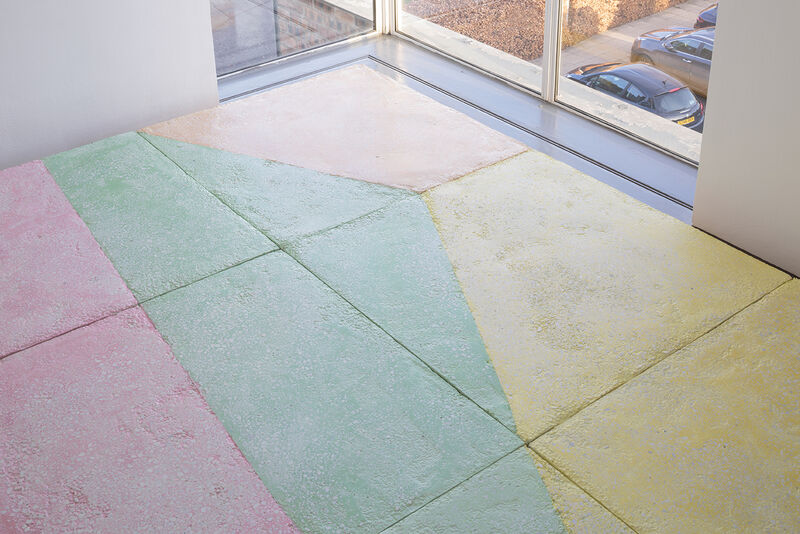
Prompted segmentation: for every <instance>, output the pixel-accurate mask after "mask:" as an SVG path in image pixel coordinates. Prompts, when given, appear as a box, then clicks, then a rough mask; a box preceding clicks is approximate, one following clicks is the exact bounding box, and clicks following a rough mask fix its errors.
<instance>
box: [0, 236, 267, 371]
mask: <svg viewBox="0 0 800 534" xmlns="http://www.w3.org/2000/svg"><path fill="white" fill-rule="evenodd" d="M279 251H280V249H279V248H276V249H274V250H270V251H268V252H263V253H261V254H258V255H257V256H253V257H251V258H247V259H246V260H242V261H240V262H237V263H234V264H233V265H229V266H227V267H225V268H223V269H220V270H219V271H214V272H213V273H210V274H207V275H205V276H203V277H201V278H198V279H196V280H192V281H191V282H188V283H186V284H183V285H180V286H178V287H173V288H171V289H168V290H167V291H164V292H163V293H159V294H158V295H154V296H152V297H148V298H146V299H143V300H138V299H136V297H135V296H134V301H136V304H131V305H130V306H125V307H124V308H120V309H118V310H114V311H112V312H109V313H107V314H105V315H103V316H102V317H98V318H97V319H93V320H91V321H88V322H86V323H82V324H80V325H78V326H75V327H73V328H70V329H69V330H64V331H63V332H59V333H58V334H54V335H52V336H50V337H48V338H47V339H42V340H41V341H37V342H36V343H31V344H30V345H26V346H25V347H22V348H21V349H17V350H15V351H13V352H9V353H8V354H4V355H2V356H0V361H2V360H4V359H6V358H8V357H9V356H13V355H15V354H19V353H20V352H23V351H26V350H28V349H32V348H33V347H36V346H38V345H41V344H42V343H47V342H48V341H52V340H54V339H56V338H59V337H61V336H65V335H67V334H69V333H71V332H74V331H75V330H79V329H81V328H84V327H86V326H91V325H93V324H95V323H97V322H100V321H102V320H104V319H108V318H109V317H114V316H116V315H119V314H120V313H122V312H125V311H128V310H132V309H133V308H137V307H139V306H141V305H142V304H145V303H147V302H150V301H151V300H153V299H157V298H159V297H163V296H164V295H167V294H169V293H172V292H173V291H177V290H179V289H183V288H185V287H187V286H190V285H192V284H194V283H196V282H200V281H202V280H205V279H206V278H210V277H212V276H215V275H218V274H220V273H223V272H225V271H227V270H228V269H233V268H234V267H238V266H240V265H242V264H244V263H247V262H249V261H252V260H255V259H258V258H260V257H262V256H266V255H267V254H272V253H273V252H279Z"/></svg>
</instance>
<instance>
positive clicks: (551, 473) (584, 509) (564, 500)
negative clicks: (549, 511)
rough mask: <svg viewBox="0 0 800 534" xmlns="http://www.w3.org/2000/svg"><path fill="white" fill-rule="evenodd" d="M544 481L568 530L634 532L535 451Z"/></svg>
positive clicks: (619, 533)
mask: <svg viewBox="0 0 800 534" xmlns="http://www.w3.org/2000/svg"><path fill="white" fill-rule="evenodd" d="M531 456H533V459H534V461H535V463H536V468H537V469H538V470H539V475H541V477H542V480H543V481H544V483H545V486H546V487H547V489H548V491H549V492H550V497H552V499H553V506H555V509H556V511H558V514H559V516H560V517H561V519H562V521H563V522H564V526H565V527H566V529H567V531H568V532H572V533H575V534H578V533H583V532H602V533H604V534H634V532H633V530H631V529H630V527H628V526H627V525H626V524H625V523H623V522H622V521H621V520H620V519H619V518H618V517H616V516H615V515H614V514H612V513H611V512H609V511H608V510H607V509H606V508H604V507H603V505H602V504H600V503H599V502H597V501H596V500H594V499H593V498H592V497H591V496H590V495H589V494H588V493H586V492H585V491H583V490H582V489H581V488H579V487H578V486H576V485H575V484H573V483H572V482H570V480H569V479H568V478H567V477H565V476H564V475H562V474H561V473H559V472H558V470H557V469H555V468H553V466H552V465H550V464H548V463H547V462H545V461H544V460H543V459H542V458H541V457H540V456H539V455H537V454H536V453H534V452H531Z"/></svg>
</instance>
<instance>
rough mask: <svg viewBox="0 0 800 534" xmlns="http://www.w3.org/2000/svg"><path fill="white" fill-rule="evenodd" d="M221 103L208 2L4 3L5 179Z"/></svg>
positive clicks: (0, 58) (0, 53)
mask: <svg viewBox="0 0 800 534" xmlns="http://www.w3.org/2000/svg"><path fill="white" fill-rule="evenodd" d="M216 103H217V85H216V75H215V69H214V50H213V42H212V39H211V19H210V14H209V5H208V2H207V1H203V0H0V169H4V168H6V167H10V166H13V165H16V164H19V163H23V162H25V161H29V160H31V159H38V158H41V157H44V156H47V155H50V154H53V153H56V152H60V151H62V150H66V149H68V148H72V147H75V146H79V145H82V144H85V143H88V142H90V141H95V140H97V139H102V138H104V137H107V136H109V135H113V134H117V133H121V132H125V131H130V130H134V129H136V128H139V127H142V126H146V125H148V124H152V123H154V122H158V121H161V120H165V119H168V118H171V117H175V116H178V115H182V114H185V113H188V112H191V111H195V110H198V109H203V108H206V107H211V106H214V105H215V104H216Z"/></svg>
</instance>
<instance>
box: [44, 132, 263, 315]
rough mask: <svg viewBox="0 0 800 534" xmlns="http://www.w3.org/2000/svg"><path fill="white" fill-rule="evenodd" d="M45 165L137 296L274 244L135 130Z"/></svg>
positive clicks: (149, 294) (177, 283)
mask: <svg viewBox="0 0 800 534" xmlns="http://www.w3.org/2000/svg"><path fill="white" fill-rule="evenodd" d="M45 164H46V165H47V168H48V169H49V170H50V172H51V173H52V174H53V177H54V178H55V180H56V182H57V183H58V185H59V186H60V187H61V189H62V190H63V191H64V193H65V194H66V195H67V198H68V199H69V200H70V202H71V203H72V205H73V206H74V207H75V209H76V211H77V212H78V214H79V215H80V216H81V218H82V219H83V220H84V222H85V223H86V224H87V226H88V227H89V229H90V230H91V231H92V234H93V235H94V237H95V239H97V241H98V242H99V243H100V246H101V247H102V248H103V250H104V251H105V252H106V254H107V255H108V257H109V258H110V259H111V261H112V263H113V264H114V266H115V267H116V268H117V270H118V271H119V273H120V275H122V277H123V278H124V279H125V281H126V282H127V283H128V286H129V287H130V289H131V291H133V293H134V295H135V296H136V297H137V298H138V299H139V300H140V301H141V300H144V299H148V298H151V297H153V296H156V295H159V294H161V293H164V292H166V291H169V290H170V289H174V288H176V287H180V286H182V285H185V284H187V283H190V282H192V281H194V280H197V279H199V278H202V277H204V276H208V275H209V274H212V273H214V272H217V271H219V270H221V269H224V268H226V267H229V266H231V265H235V264H237V263H239V262H241V261H244V260H246V259H249V258H252V257H254V256H257V255H259V254H262V253H264V252H268V251H270V250H275V249H276V248H277V247H276V246H275V244H274V243H272V242H271V241H270V240H269V239H267V238H266V237H264V236H263V235H262V234H261V233H260V232H259V231H258V230H256V229H255V228H253V227H252V226H251V225H249V224H247V222H246V221H245V220H244V219H242V218H241V217H239V216H238V215H236V214H235V213H234V212H233V211H231V209H230V208H228V207H227V206H225V205H224V204H223V203H221V202H220V201H219V200H217V199H216V198H214V196H213V195H211V194H210V193H209V192H208V191H206V190H205V189H203V188H202V187H201V186H200V185H198V184H197V183H196V182H195V181H194V180H192V179H191V178H189V177H188V176H186V174H185V173H184V172H183V171H181V170H180V168H179V167H178V166H177V165H175V164H174V163H173V162H171V161H170V160H169V159H168V158H166V157H164V155H163V154H161V153H160V152H159V151H158V150H156V149H155V148H153V147H152V146H151V145H150V144H149V143H148V142H147V141H145V140H144V139H142V138H141V137H140V136H139V135H137V134H136V133H127V134H122V135H118V136H115V137H111V138H108V139H104V140H102V141H98V142H96V143H92V144H90V145H86V146H82V147H80V148H76V149H74V150H70V151H68V152H62V153H61V154H57V155H55V156H51V157H49V158H47V159H46V160H45Z"/></svg>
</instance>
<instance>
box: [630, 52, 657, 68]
mask: <svg viewBox="0 0 800 534" xmlns="http://www.w3.org/2000/svg"><path fill="white" fill-rule="evenodd" d="M633 62H634V63H644V64H645V65H650V66H651V67H652V66H654V65H655V63H653V60H652V59H650V58H649V57H648V56H645V55H637V56H635V57H634V58H633Z"/></svg>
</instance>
